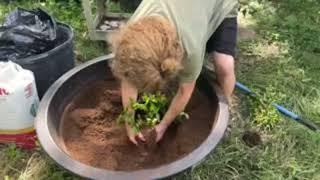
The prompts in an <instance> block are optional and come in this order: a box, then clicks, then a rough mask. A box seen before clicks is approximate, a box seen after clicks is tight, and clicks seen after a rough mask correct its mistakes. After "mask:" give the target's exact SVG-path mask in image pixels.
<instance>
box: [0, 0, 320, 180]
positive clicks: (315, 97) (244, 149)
mask: <svg viewBox="0 0 320 180" xmlns="http://www.w3.org/2000/svg"><path fill="white" fill-rule="evenodd" d="M61 1H62V0H61ZM61 1H60V3H59V2H56V1H54V0H50V1H36V0H30V1H27V2H25V1H13V2H12V3H11V4H10V5H8V4H5V3H3V2H1V3H0V20H1V19H3V17H4V16H5V14H6V13H7V12H9V11H11V10H13V9H14V8H15V7H16V6H17V5H19V6H22V7H27V8H28V7H37V6H40V7H45V9H47V10H48V12H50V13H51V14H53V15H54V16H55V17H56V18H57V19H58V20H60V21H63V22H66V23H68V24H70V25H71V26H72V27H73V28H74V30H75V33H76V40H75V43H76V52H77V57H78V59H79V60H80V61H85V60H88V59H91V58H94V57H97V56H99V55H101V54H104V53H106V52H107V50H106V48H105V47H104V45H103V44H102V43H98V42H93V41H90V40H89V39H88V33H87V29H86V26H85V21H84V16H83V15H82V13H81V12H82V10H81V6H80V5H78V4H76V3H75V2H74V1H68V0H65V1H64V2H63V3H61ZM241 2H242V12H243V14H245V15H246V16H245V17H244V18H242V19H241V20H242V21H241V24H248V22H250V23H249V24H251V27H253V28H254V29H255V31H256V33H257V36H256V37H254V38H253V39H250V40H243V41H241V42H239V44H238V50H239V53H238V57H237V59H238V60H237V78H238V80H239V81H241V82H243V83H244V84H246V85H248V86H249V87H250V88H251V89H253V90H254V91H255V92H257V93H258V94H259V95H260V96H261V98H262V99H263V100H265V101H270V102H277V103H279V104H283V105H285V106H286V107H288V108H289V109H292V110H293V111H295V112H296V113H298V114H301V115H303V116H304V117H305V118H307V119H310V120H313V121H314V122H316V123H318V124H320V90H319V89H320V78H319V77H320V59H319V57H320V46H319V45H320V36H319V35H320V2H319V1H318V0H283V1H275V0H272V1H267V0H241ZM114 8H115V9H117V6H114ZM230 126H231V132H230V134H229V135H228V136H227V137H226V138H225V139H224V140H223V141H222V142H221V143H220V145H219V146H218V147H217V148H216V149H215V150H214V152H212V153H211V154H210V155H209V156H208V158H207V159H206V160H205V161H204V162H203V163H201V164H200V165H199V166H197V167H195V168H194V169H193V170H192V172H191V176H190V175H189V174H181V175H179V176H178V177H176V178H175V179H199V180H200V179H201V180H202V179H208V180H211V179H263V180H264V179H266V180H269V179H270V180H273V179H299V180H300V179H314V180H317V179H320V172H319V170H320V135H319V134H317V133H313V132H311V131H309V130H307V129H306V128H305V127H303V126H301V125H299V124H297V123H296V122H294V121H292V120H291V119H288V118H285V117H283V116H281V115H279V114H278V113H277V112H276V111H275V110H273V108H272V107H271V106H268V105H267V104H265V103H264V104H261V103H258V102H257V101H254V100H252V99H249V98H248V97H245V96H244V95H242V94H241V93H239V92H238V91H236V96H235V97H234V103H233V105H232V108H231V118H230ZM252 129H253V130H256V131H258V132H259V133H260V134H261V136H262V140H263V144H262V145H259V146H256V147H253V148H250V147H248V146H246V145H245V144H244V143H243V141H242V139H241V137H242V135H243V132H244V131H246V130H252ZM0 177H4V178H5V177H7V178H9V179H19V178H20V179H75V178H78V177H76V176H74V175H71V174H70V173H68V172H66V171H65V170H63V169H62V168H59V167H58V166H57V165H55V163H54V162H52V161H51V160H49V159H48V158H47V156H46V155H45V152H43V151H42V150H41V149H38V150H36V151H35V152H25V151H22V150H19V149H16V148H15V147H13V146H3V147H1V148H0Z"/></svg>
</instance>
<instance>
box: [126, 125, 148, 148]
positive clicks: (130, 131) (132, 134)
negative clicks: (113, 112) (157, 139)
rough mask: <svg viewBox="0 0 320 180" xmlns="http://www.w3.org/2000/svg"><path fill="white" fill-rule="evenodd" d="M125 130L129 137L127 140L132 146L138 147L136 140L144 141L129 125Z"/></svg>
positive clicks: (140, 134)
mask: <svg viewBox="0 0 320 180" xmlns="http://www.w3.org/2000/svg"><path fill="white" fill-rule="evenodd" d="M126 129H127V136H128V137H129V140H130V141H131V142H132V143H133V144H135V145H138V141H137V140H138V139H139V140H141V141H146V140H145V139H144V137H143V135H142V133H141V132H139V133H136V132H134V130H133V129H132V128H131V127H130V126H129V125H126Z"/></svg>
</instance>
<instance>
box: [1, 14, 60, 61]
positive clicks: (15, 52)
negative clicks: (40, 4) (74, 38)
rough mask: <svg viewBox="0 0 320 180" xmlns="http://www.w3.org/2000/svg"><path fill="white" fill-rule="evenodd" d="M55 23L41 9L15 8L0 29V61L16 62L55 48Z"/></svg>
mask: <svg viewBox="0 0 320 180" xmlns="http://www.w3.org/2000/svg"><path fill="white" fill-rule="evenodd" d="M55 40H56V22H55V20H54V19H53V18H52V17H51V16H50V15H49V14H47V13H46V12H45V11H43V10H41V9H33V10H26V9H22V8H17V9H16V10H15V11H13V12H11V13H10V14H9V15H8V16H7V17H6V19H5V22H4V24H3V26H1V27H0V61H7V60H18V59H22V58H26V57H28V56H32V55H35V54H41V53H43V52H46V51H48V50H50V49H52V48H54V47H55V44H56V41H55Z"/></svg>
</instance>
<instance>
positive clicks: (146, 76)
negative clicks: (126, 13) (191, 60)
mask: <svg viewBox="0 0 320 180" xmlns="http://www.w3.org/2000/svg"><path fill="white" fill-rule="evenodd" d="M111 45H112V49H113V53H114V54H115V58H114V60H113V62H112V65H111V68H112V71H113V74H114V75H115V76H116V77H117V78H119V79H120V80H122V79H125V80H127V81H128V82H130V83H131V84H133V85H134V86H135V87H136V88H137V89H138V90H140V91H154V90H161V89H163V88H165V86H166V85H167V84H168V82H169V81H170V80H172V79H174V78H175V77H176V75H177V74H178V72H179V71H180V70H181V67H182V66H181V62H182V58H183V55H184V52H183V48H182V46H181V44H180V41H179V38H178V35H177V32H176V29H175V27H174V26H173V25H172V24H171V23H170V22H169V21H168V20H167V19H165V18H163V17H159V16H150V17H144V18H141V19H139V20H137V21H135V22H132V23H128V24H127V25H126V26H125V27H123V28H121V30H120V31H119V32H117V33H116V34H114V35H113V38H112V40H111Z"/></svg>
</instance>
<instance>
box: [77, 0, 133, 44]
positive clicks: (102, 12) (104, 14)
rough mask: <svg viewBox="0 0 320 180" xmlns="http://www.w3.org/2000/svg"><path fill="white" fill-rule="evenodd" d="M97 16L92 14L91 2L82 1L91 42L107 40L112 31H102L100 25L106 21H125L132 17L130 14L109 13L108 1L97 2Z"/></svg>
mask: <svg viewBox="0 0 320 180" xmlns="http://www.w3.org/2000/svg"><path fill="white" fill-rule="evenodd" d="M95 2H96V3H95V4H94V5H95V6H96V13H95V15H94V14H93V12H92V6H91V3H90V0H82V7H83V12H84V15H85V18H86V24H87V27H88V30H89V37H90V39H91V40H105V39H106V38H107V36H108V32H110V31H112V30H101V29H99V25H100V24H101V22H102V23H103V21H104V20H116V21H125V20H126V19H128V18H129V17H130V15H131V14H129V13H111V12H108V7H107V0H96V1H95Z"/></svg>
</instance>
